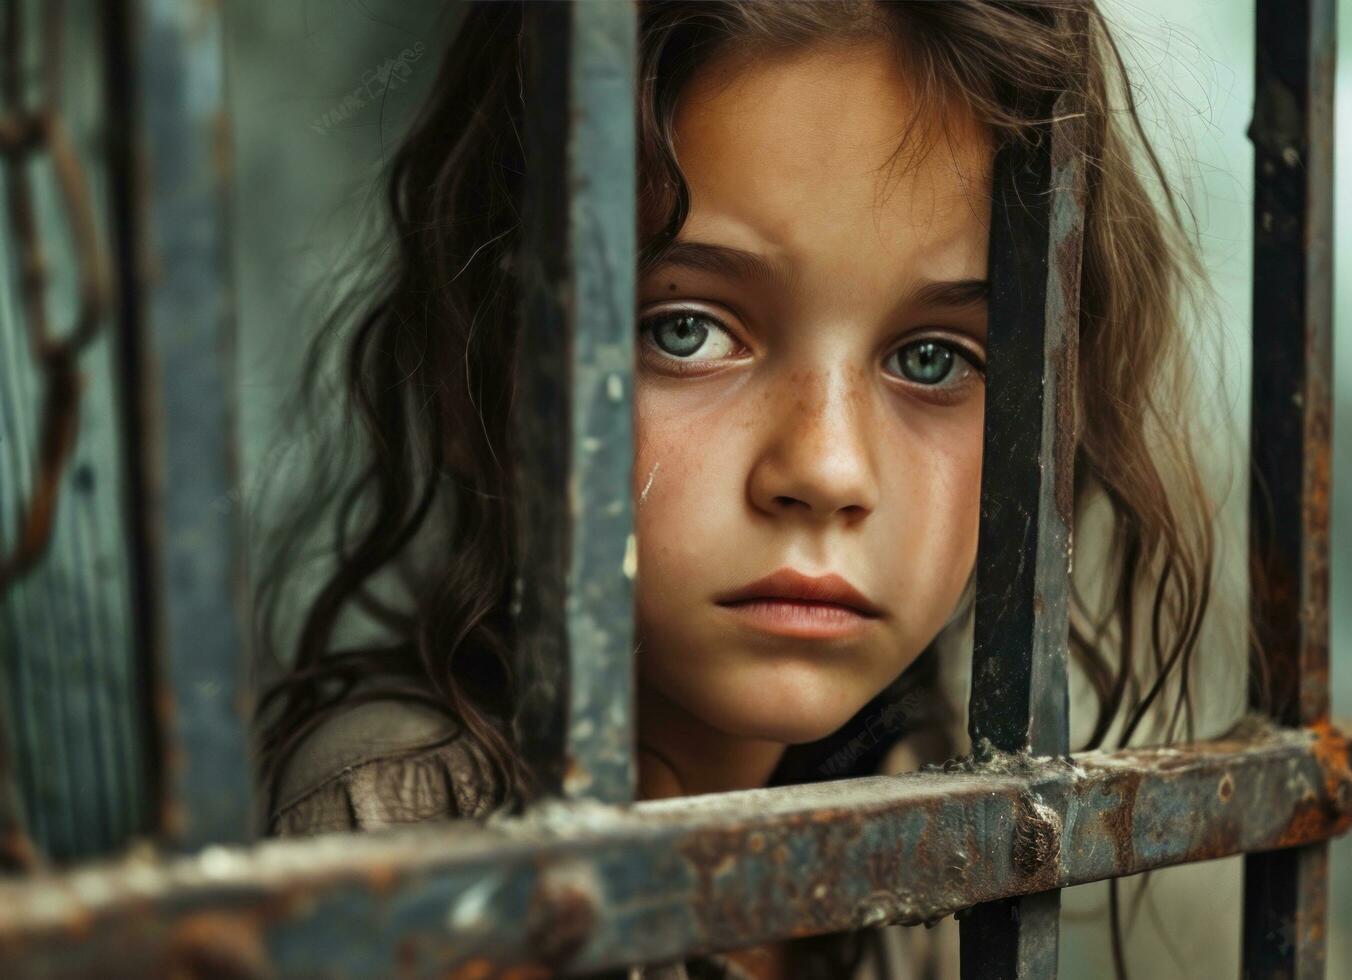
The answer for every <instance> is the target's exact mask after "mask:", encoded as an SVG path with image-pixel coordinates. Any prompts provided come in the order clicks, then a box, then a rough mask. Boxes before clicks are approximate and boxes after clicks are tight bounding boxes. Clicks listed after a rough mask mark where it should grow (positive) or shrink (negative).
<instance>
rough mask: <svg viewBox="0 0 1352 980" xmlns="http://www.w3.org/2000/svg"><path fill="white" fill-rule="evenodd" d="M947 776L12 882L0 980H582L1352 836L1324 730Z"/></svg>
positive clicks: (278, 846) (1348, 785) (1342, 740)
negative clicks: (107, 972) (109, 970)
mask: <svg viewBox="0 0 1352 980" xmlns="http://www.w3.org/2000/svg"><path fill="white" fill-rule="evenodd" d="M950 768H951V769H954V770H956V771H953V772H943V771H935V772H924V773H912V774H908V775H905V776H878V777H869V778H863V779H855V780H847V781H842V782H833V783H817V784H812V785H807V786H796V787H782V788H776V789H763V790H749V791H745V792H739V793H728V794H720V795H716V796H705V797H691V798H684V799H674V800H662V801H654V802H647V803H640V804H637V805H630V806H621V807H610V806H603V805H598V804H594V803H590V802H559V803H553V804H546V805H544V806H542V807H540V808H538V809H537V810H536V811H535V812H533V813H532V814H531V815H529V816H527V817H523V818H514V819H505V820H501V821H497V822H493V823H490V824H488V825H479V824H474V825H466V824H463V823H456V824H454V825H450V824H441V825H435V824H431V825H420V826H417V827H411V828H406V829H401V830H399V831H397V832H393V833H385V834H367V835H359V836H355V837H354V836H352V835H346V834H341V835H330V836H324V837H320V838H316V839H311V840H285V841H268V842H264V843H262V844H259V845H257V846H255V847H254V848H226V847H213V848H208V849H206V850H205V851H203V852H202V853H201V854H199V855H197V856H194V857H190V858H189V857H183V858H176V859H171V860H168V861H156V860H154V859H146V858H140V859H128V860H124V861H122V862H119V863H111V864H107V865H104V866H102V867H96V866H87V867H85V868H82V869H80V870H76V871H71V872H69V873H64V874H61V875H47V876H39V877H34V878H30V879H27V880H17V879H16V880H11V881H8V882H3V883H0V975H3V976H29V975H40V976H48V977H65V976H77V975H83V972H82V971H87V972H90V973H97V970H98V967H99V966H100V965H105V964H107V963H117V964H118V967H119V969H120V970H121V971H122V972H124V973H126V974H127V975H134V976H168V975H175V972H176V970H180V969H183V968H184V967H185V965H187V964H194V963H211V964H213V967H214V969H215V970H216V973H214V974H212V975H229V976H263V975H278V976H319V975H328V974H329V973H330V972H331V970H332V968H333V965H334V964H341V972H342V974H343V975H344V976H352V977H359V976H393V975H396V974H397V975H399V976H407V977H421V976H445V975H452V976H460V977H470V976H491V975H499V974H497V973H496V972H495V971H496V970H498V969H500V968H508V967H513V966H525V965H533V966H536V967H539V968H542V969H543V970H544V971H558V972H570V973H572V972H585V971H588V970H597V969H602V968H607V967H612V966H621V965H624V964H626V963H631V962H634V961H636V960H664V959H671V958H675V957H678V956H682V955H687V954H692V953H699V952H708V951H714V950H721V949H730V948H735V947H739V946H746V945H750V944H754V943H759V942H766V941H773V940H777V939H782V938H786V937H789V936H800V935H810V934H819V933H826V932H833V931H838V930H844V929H853V928H860V927H866V926H872V925H878V924H882V923H889V922H901V923H912V924H915V923H920V922H924V921H928V920H932V919H934V918H937V917H939V916H943V915H948V914H951V913H953V912H954V911H956V910H960V909H963V908H966V907H968V906H970V905H973V904H976V903H978V902H989V901H992V900H996V899H1000V898H1004V897H1007V896H1011V895H1020V894H1029V893H1034V892H1042V891H1046V890H1048V889H1051V888H1063V887H1067V886H1070V885H1074V884H1079V883H1082V882H1087V881H1096V880H1100V879H1103V878H1108V877H1112V876H1118V875H1127V874H1135V873H1138V872H1141V871H1146V870H1149V869H1151V868H1159V867H1164V866H1166V865H1172V864H1178V863H1181V862H1188V861H1203V860H1209V859H1212V858H1219V857H1223V856H1226V855H1230V854H1235V853H1239V852H1241V851H1251V850H1260V849H1265V848H1273V847H1284V846H1291V845H1297V844H1304V843H1309V842H1311V841H1314V840H1320V839H1323V838H1325V837H1327V836H1329V835H1332V834H1338V833H1342V832H1344V831H1345V830H1346V829H1347V828H1348V826H1349V824H1352V742H1349V738H1348V735H1347V733H1345V732H1342V731H1339V730H1337V729H1333V728H1330V727H1328V726H1323V727H1321V728H1319V729H1316V730H1312V731H1291V730H1273V729H1270V728H1263V727H1261V726H1259V727H1257V728H1256V729H1255V730H1253V731H1250V732H1249V733H1247V734H1244V733H1238V732H1237V733H1235V735H1234V736H1233V737H1232V738H1230V739H1228V740H1222V741H1216V742H1211V743H1203V744H1198V745H1192V746H1177V747H1171V748H1161V749H1140V750H1128V751H1120V752H1115V753H1101V752H1095V753H1086V754H1084V755H1082V756H1079V757H1077V758H1075V759H1074V760H1066V759H1059V758H1057V759H1049V758H1037V757H1030V756H1028V755H1026V754H1025V755H1021V756H1010V755H999V754H998V755H994V756H987V757H985V758H982V759H978V760H975V761H969V762H966V763H961V764H959V763H954V764H952V765H951V766H950ZM1034 801H1041V803H1035V802H1034ZM72 940H76V941H72ZM455 971H461V972H455ZM541 975H546V974H541Z"/></svg>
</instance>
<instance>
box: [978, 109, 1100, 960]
mask: <svg viewBox="0 0 1352 980" xmlns="http://www.w3.org/2000/svg"><path fill="white" fill-rule="evenodd" d="M1073 104H1074V103H1073V102H1072V100H1071V97H1070V96H1068V95H1062V96H1061V97H1060V98H1058V99H1057V102H1056V105H1055V107H1054V108H1053V110H1052V116H1053V119H1054V120H1055V121H1054V122H1053V123H1051V124H1049V125H1044V126H1042V127H1041V131H1040V138H1039V139H1038V140H1037V141H1036V142H1035V143H1032V144H1026V143H1022V142H1011V143H1009V144H1007V145H1005V146H1004V147H1003V148H1002V149H1001V150H1000V152H999V153H998V154H997V156H996V161H995V174H994V199H993V201H992V217H991V236H990V271H989V279H990V315H989V324H988V338H987V351H988V358H989V365H990V369H989V373H988V380H987V387H986V428H985V444H984V450H983V451H984V456H983V464H982V486H981V527H980V538H979V541H980V552H979V553H980V561H979V565H978V569H977V586H976V621H975V644H974V648H973V659H972V692H971V702H970V707H969V721H968V728H969V731H970V733H971V736H972V745H973V747H974V748H975V749H976V750H978V751H981V750H982V749H983V748H986V747H989V748H993V749H995V750H998V751H1003V752H1031V753H1032V754H1034V755H1064V754H1065V753H1066V752H1068V751H1069V735H1068V717H1067V716H1068V696H1067V687H1066V650H1067V638H1068V623H1069V620H1068V616H1069V594H1070V561H1071V530H1072V524H1073V516H1074V515H1073V503H1074V500H1073V485H1072V475H1073V462H1074V450H1075V429H1074V426H1075V366H1076V356H1077V351H1078V337H1079V290H1080V252H1081V241H1082V237H1083V227H1084V173H1083V164H1082V161H1081V155H1080V150H1079V142H1080V141H1079V138H1078V133H1079V128H1080V127H1079V117H1078V116H1076V115H1075V114H1074V113H1073V112H1072V110H1071V107H1072V106H1073ZM1064 808H1065V801H1064V800H1052V799H1037V798H1029V799H1027V800H1023V801H1021V804H1020V806H1019V807H1018V808H1017V809H1016V810H1015V812H1014V813H1013V814H1012V815H1011V816H1012V819H1014V820H1016V821H1019V822H1020V823H1027V824H1028V825H1029V827H1030V829H1031V830H1033V831H1035V832H1037V833H1040V834H1044V835H1047V836H1048V839H1051V840H1054V841H1055V844H1056V846H1055V847H1053V848H1051V849H1050V851H1049V852H1044V853H1043V854H1042V855H1041V857H1040V859H1039V860H1037V861H1035V862H1027V861H1025V862H1022V863H1020V862H1017V861H1016V865H1017V866H1019V867H1020V870H1021V872H1023V873H1025V874H1026V875H1028V877H1029V879H1030V882H1029V883H1030V884H1036V882H1037V881H1038V880H1039V879H1040V878H1045V879H1047V880H1054V879H1055V876H1056V872H1057V870H1058V867H1059V849H1060V819H1061V818H1060V816H1059V814H1061V813H1064ZM1002 817H1003V815H999V816H997V819H999V818H1002ZM1016 857H1017V855H1016ZM1059 912H1060V893H1059V892H1058V891H1055V890H1048V891H1043V892H1039V893H1037V894H1032V895H1029V896H1028V897H1025V898H1019V899H1011V900H1008V901H1003V902H991V903H987V904H985V905H980V906H977V907H976V908H975V909H973V910H972V911H971V912H970V913H969V914H968V915H967V917H966V918H964V919H963V921H962V925H961V945H962V972H963V976H964V977H1049V976H1055V974H1056V959H1057V942H1058V916H1059Z"/></svg>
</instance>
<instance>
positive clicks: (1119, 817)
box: [1103, 772, 1141, 871]
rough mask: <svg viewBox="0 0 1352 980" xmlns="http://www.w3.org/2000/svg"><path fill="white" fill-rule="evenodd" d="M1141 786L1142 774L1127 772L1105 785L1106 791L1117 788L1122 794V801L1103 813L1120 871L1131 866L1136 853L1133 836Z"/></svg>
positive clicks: (1109, 791)
mask: <svg viewBox="0 0 1352 980" xmlns="http://www.w3.org/2000/svg"><path fill="white" fill-rule="evenodd" d="M1140 786H1141V774H1140V773H1139V772H1126V773H1123V774H1122V775H1121V776H1120V777H1119V778H1117V779H1114V780H1112V781H1110V782H1108V783H1107V784H1105V785H1104V787H1103V792H1104V793H1111V792H1113V791H1114V790H1116V791H1117V792H1119V793H1120V794H1121V796H1122V802H1121V803H1119V804H1118V805H1117V806H1115V807H1113V808H1112V809H1111V810H1109V811H1107V812H1105V813H1104V814H1103V822H1104V824H1105V825H1106V826H1105V827H1104V829H1105V830H1107V832H1108V839H1109V840H1110V841H1112V843H1113V859H1114V860H1115V861H1116V863H1117V869H1118V870H1119V871H1121V870H1123V869H1125V868H1129V867H1131V865H1132V857H1133V855H1134V854H1135V853H1136V843H1135V841H1134V839H1133V836H1134V830H1135V824H1136V791H1137V790H1138V789H1140Z"/></svg>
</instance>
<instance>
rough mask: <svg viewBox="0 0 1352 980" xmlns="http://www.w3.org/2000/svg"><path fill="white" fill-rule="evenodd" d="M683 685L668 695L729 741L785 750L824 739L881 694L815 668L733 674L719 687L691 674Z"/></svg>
mask: <svg viewBox="0 0 1352 980" xmlns="http://www.w3.org/2000/svg"><path fill="white" fill-rule="evenodd" d="M767 668H768V669H767ZM692 673H693V672H692ZM831 675H834V676H831ZM681 681H682V683H680V684H679V689H677V690H670V689H669V690H668V695H669V696H674V697H675V699H676V700H677V701H678V703H680V704H681V706H682V707H683V708H684V709H685V710H686V711H688V712H690V713H691V714H693V715H695V716H696V717H698V718H700V719H701V720H702V721H703V722H704V723H705V724H706V725H709V726H710V727H712V728H716V729H718V730H719V731H723V732H727V733H728V734H729V735H736V736H739V737H742V738H756V739H765V740H767V741H772V742H781V743H784V744H786V745H797V744H800V743H803V742H815V741H816V740H817V739H820V738H825V737H826V736H828V735H830V734H831V733H832V732H834V731H836V730H837V729H838V728H840V726H841V725H843V724H845V723H846V722H847V721H849V720H850V718H851V717H853V716H854V713H855V712H856V711H858V710H859V709H860V708H861V707H862V706H863V705H864V704H865V703H866V702H867V701H868V699H869V698H870V697H872V696H873V694H874V693H876V692H874V691H872V690H869V689H866V688H864V687H862V686H858V685H849V686H845V685H842V684H841V677H840V675H839V673H838V672H835V671H832V672H830V674H828V675H826V676H823V673H822V671H821V670H820V669H819V667H818V665H816V664H811V663H808V664H797V665H794V664H785V663H782V662H780V663H775V664H773V665H766V664H760V665H757V666H756V667H753V668H751V669H745V670H730V671H727V672H726V673H725V674H724V676H723V677H722V678H721V679H720V680H719V681H718V682H716V683H713V682H709V681H706V680H704V679H703V678H700V677H697V676H691V675H690V674H687V675H686V676H685V677H684V678H682V679H681Z"/></svg>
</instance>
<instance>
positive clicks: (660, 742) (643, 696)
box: [636, 678, 785, 800]
mask: <svg viewBox="0 0 1352 980" xmlns="http://www.w3.org/2000/svg"><path fill="white" fill-rule="evenodd" d="M637 694H638V703H637V705H636V707H637V711H638V788H639V794H638V795H639V799H644V800H656V799H665V798H667V797H672V796H694V795H697V794H700V793H726V792H729V791H731V790H737V789H754V788H756V787H759V786H764V785H765V784H766V783H767V782H769V779H770V775H771V773H773V772H774V770H775V766H777V765H778V764H779V760H780V758H781V757H782V756H783V755H784V749H785V746H784V744H783V743H782V742H772V741H767V740H765V739H755V738H745V737H742V736H738V735H729V734H728V733H727V732H723V731H719V730H718V729H716V728H713V727H711V726H709V725H708V724H706V723H704V722H703V721H701V720H700V719H698V718H696V717H695V716H694V715H692V714H690V713H689V712H688V711H686V710H685V709H683V708H681V707H680V706H678V705H676V704H674V703H673V702H672V701H670V700H668V699H667V698H666V697H664V696H663V695H661V694H659V693H658V692H656V691H654V690H652V689H651V688H649V687H647V686H646V685H645V684H644V683H643V681H642V678H640V679H639V682H638V691H637Z"/></svg>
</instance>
